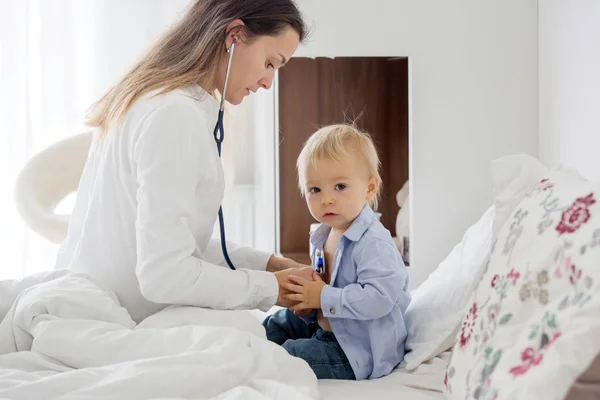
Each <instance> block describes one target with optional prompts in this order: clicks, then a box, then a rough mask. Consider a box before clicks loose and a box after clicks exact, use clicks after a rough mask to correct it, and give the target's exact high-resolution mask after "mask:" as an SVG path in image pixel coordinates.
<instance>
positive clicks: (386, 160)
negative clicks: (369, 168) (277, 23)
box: [278, 57, 409, 264]
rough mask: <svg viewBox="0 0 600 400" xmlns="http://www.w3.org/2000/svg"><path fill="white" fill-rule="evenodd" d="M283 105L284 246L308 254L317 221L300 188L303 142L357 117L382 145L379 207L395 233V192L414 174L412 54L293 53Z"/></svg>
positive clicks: (303, 258) (298, 256)
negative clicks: (322, 129)
mask: <svg viewBox="0 0 600 400" xmlns="http://www.w3.org/2000/svg"><path fill="white" fill-rule="evenodd" d="M278 107H279V117H278V118H279V149H278V151H279V165H278V168H279V187H278V191H279V221H280V222H279V224H280V238H279V243H280V252H281V253H282V254H283V255H284V256H287V257H290V258H293V259H295V260H296V261H298V262H302V263H305V264H308V263H309V261H310V258H309V230H310V225H311V224H312V223H314V222H316V221H315V220H314V218H313V217H312V216H311V215H310V213H309V211H308V208H307V206H306V203H305V201H304V199H303V198H302V197H301V195H300V193H299V191H298V189H297V177H296V159H297V157H298V154H299V153H300V150H301V148H302V145H303V144H304V142H305V141H306V140H307V139H308V137H309V136H310V135H311V134H312V133H314V132H315V131H316V130H317V129H318V128H319V127H321V126H323V125H328V124H333V123H340V122H351V121H354V120H355V119H356V121H355V122H356V125H357V126H358V127H359V128H360V129H362V130H364V131H366V132H368V133H370V134H371V136H372V138H373V141H374V143H375V146H376V147H377V150H378V152H379V157H380V160H381V171H380V173H381V178H382V181H383V188H382V193H381V201H380V203H379V207H378V209H377V211H378V212H380V213H381V222H382V223H383V225H384V226H385V227H386V228H387V229H388V230H389V231H390V233H391V234H392V236H395V235H396V232H395V231H396V228H395V226H396V216H397V215H398V211H399V208H400V207H399V205H398V203H397V201H396V194H397V193H398V191H399V190H400V189H401V188H402V186H403V184H404V183H405V182H406V181H407V180H408V176H409V174H408V172H409V159H408V155H409V142H408V122H409V121H408V115H409V114H408V111H409V110H408V59H407V58H389V57H339V58H333V59H332V58H316V59H310V58H292V59H291V60H290V61H289V62H288V63H287V64H286V66H285V68H282V69H281V70H280V71H279V83H278ZM401 240H404V241H406V239H401Z"/></svg>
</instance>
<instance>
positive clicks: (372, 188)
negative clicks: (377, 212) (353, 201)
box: [367, 176, 381, 201]
mask: <svg viewBox="0 0 600 400" xmlns="http://www.w3.org/2000/svg"><path fill="white" fill-rule="evenodd" d="M379 185H381V178H379V177H378V176H373V177H371V179H369V185H368V186H367V200H368V201H371V200H373V199H374V198H375V196H377V191H378V190H379Z"/></svg>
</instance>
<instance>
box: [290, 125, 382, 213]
mask: <svg viewBox="0 0 600 400" xmlns="http://www.w3.org/2000/svg"><path fill="white" fill-rule="evenodd" d="M351 153H353V154H358V155H360V156H361V157H362V158H363V160H364V161H365V164H366V166H367V168H368V170H369V175H370V176H371V177H376V178H377V180H378V181H379V186H378V188H377V193H376V194H375V196H374V197H373V199H372V200H371V201H369V205H370V206H371V208H373V209H374V210H376V209H377V205H378V203H379V196H380V193H381V186H382V183H381V176H380V175H379V168H380V166H381V163H380V161H379V156H378V155H377V149H376V148H375V144H373V140H372V139H371V136H370V135H369V134H368V133H366V132H363V131H361V130H359V129H358V128H357V127H356V126H355V125H350V124H336V125H328V126H325V127H322V128H321V129H319V130H318V131H316V132H315V133H313V134H312V135H311V137H310V138H308V140H307V141H306V143H304V147H302V151H301V152H300V155H299V156H298V160H297V162H296V169H297V170H298V187H299V188H300V192H301V193H302V195H303V196H306V189H305V187H304V184H303V181H304V176H303V173H304V172H303V169H304V167H305V166H306V165H307V164H308V163H310V164H311V165H313V166H314V165H315V164H316V162H317V161H318V160H319V159H321V158H329V159H333V160H336V161H341V159H342V158H343V157H346V156H348V155H350V154H351Z"/></svg>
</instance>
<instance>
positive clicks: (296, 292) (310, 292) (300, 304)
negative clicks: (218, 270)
mask: <svg viewBox="0 0 600 400" xmlns="http://www.w3.org/2000/svg"><path fill="white" fill-rule="evenodd" d="M288 279H289V280H290V281H291V282H292V283H286V284H284V285H283V287H284V289H286V290H287V291H289V292H291V293H288V294H284V295H283V298H284V299H285V300H286V301H292V302H294V303H296V304H294V305H292V306H290V307H289V308H290V310H292V311H300V310H304V309H313V308H321V292H322V291H323V287H324V286H325V285H326V284H325V282H324V281H323V279H321V277H320V276H319V274H317V273H316V272H314V271H311V279H310V280H309V279H306V278H304V277H301V276H298V275H296V274H292V275H290V276H289V278H288Z"/></svg>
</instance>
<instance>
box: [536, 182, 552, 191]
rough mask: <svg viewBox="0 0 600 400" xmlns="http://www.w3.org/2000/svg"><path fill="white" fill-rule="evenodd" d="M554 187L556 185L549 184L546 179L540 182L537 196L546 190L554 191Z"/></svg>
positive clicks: (537, 187)
mask: <svg viewBox="0 0 600 400" xmlns="http://www.w3.org/2000/svg"><path fill="white" fill-rule="evenodd" d="M553 187H554V183H552V182H549V181H548V178H544V179H542V180H541V181H540V183H538V184H537V186H536V190H537V193H536V194H539V193H541V192H545V191H546V190H549V189H552V188H553Z"/></svg>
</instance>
